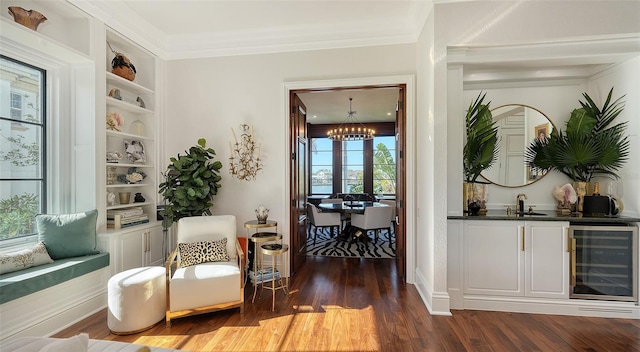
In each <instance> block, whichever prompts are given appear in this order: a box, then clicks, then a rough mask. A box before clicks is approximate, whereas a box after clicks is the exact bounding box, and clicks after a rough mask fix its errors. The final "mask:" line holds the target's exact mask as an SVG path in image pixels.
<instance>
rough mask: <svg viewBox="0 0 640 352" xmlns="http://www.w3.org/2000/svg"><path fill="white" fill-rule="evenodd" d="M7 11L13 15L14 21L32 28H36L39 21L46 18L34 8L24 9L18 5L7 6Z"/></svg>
mask: <svg viewBox="0 0 640 352" xmlns="http://www.w3.org/2000/svg"><path fill="white" fill-rule="evenodd" d="M9 13H10V14H11V16H13V20H14V21H15V22H16V23H20V24H21V25H23V26H25V27H27V28H29V29H32V30H34V31H35V30H37V29H38V26H39V25H40V23H42V22H44V21H46V20H47V18H46V17H45V16H44V15H43V14H41V13H40V12H38V11H36V10H25V9H23V8H22V7H20V6H9Z"/></svg>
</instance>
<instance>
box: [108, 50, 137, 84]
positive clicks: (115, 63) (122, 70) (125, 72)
mask: <svg viewBox="0 0 640 352" xmlns="http://www.w3.org/2000/svg"><path fill="white" fill-rule="evenodd" d="M115 54H116V56H115V57H114V58H113V60H111V73H113V74H114V75H116V76H120V77H122V78H124V79H127V80H129V81H132V82H133V80H134V79H136V68H135V66H133V64H132V63H131V61H129V58H128V57H126V56H125V55H124V54H122V53H115Z"/></svg>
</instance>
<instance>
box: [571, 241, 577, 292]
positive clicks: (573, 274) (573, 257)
mask: <svg viewBox="0 0 640 352" xmlns="http://www.w3.org/2000/svg"><path fill="white" fill-rule="evenodd" d="M570 280H571V286H575V285H576V239H575V238H572V239H571V278H570Z"/></svg>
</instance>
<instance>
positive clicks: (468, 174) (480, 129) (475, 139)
mask: <svg viewBox="0 0 640 352" xmlns="http://www.w3.org/2000/svg"><path fill="white" fill-rule="evenodd" d="M485 96H486V93H485V94H483V93H482V92H480V94H479V95H478V97H477V98H476V100H475V101H474V102H473V103H472V104H470V105H469V109H468V110H467V116H466V131H467V140H466V143H465V145H464V149H463V159H464V178H465V181H467V182H476V180H477V178H478V176H480V173H481V172H482V171H483V170H486V169H488V168H490V167H491V165H493V163H494V161H495V160H496V157H497V155H498V127H497V126H496V124H495V122H494V121H493V116H492V115H491V110H489V105H490V104H491V102H488V103H487V104H483V102H484V98H485Z"/></svg>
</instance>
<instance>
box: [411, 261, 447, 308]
mask: <svg viewBox="0 0 640 352" xmlns="http://www.w3.org/2000/svg"><path fill="white" fill-rule="evenodd" d="M425 282H426V281H425V279H424V276H423V275H422V274H421V273H420V271H419V270H416V282H415V286H416V289H417V290H418V293H419V294H420V297H421V298H422V302H423V303H424V305H425V306H427V310H428V311H429V313H430V314H431V315H451V311H450V310H449V305H450V301H449V294H448V293H447V292H433V290H431V286H430V285H426V284H425Z"/></svg>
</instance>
